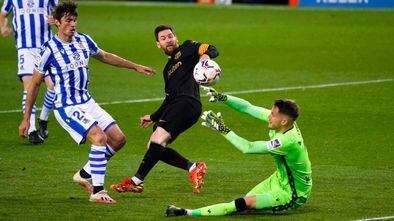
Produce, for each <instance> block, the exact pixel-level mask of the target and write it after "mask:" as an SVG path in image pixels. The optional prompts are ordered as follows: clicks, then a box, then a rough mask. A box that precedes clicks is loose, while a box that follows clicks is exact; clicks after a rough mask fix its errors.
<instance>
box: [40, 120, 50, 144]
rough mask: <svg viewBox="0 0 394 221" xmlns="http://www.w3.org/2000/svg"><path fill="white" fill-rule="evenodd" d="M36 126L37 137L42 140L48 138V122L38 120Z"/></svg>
mask: <svg viewBox="0 0 394 221" xmlns="http://www.w3.org/2000/svg"><path fill="white" fill-rule="evenodd" d="M38 125H40V128H39V129H38V136H40V137H41V138H42V139H43V140H45V139H47V138H48V121H46V120H41V119H40V118H38Z"/></svg>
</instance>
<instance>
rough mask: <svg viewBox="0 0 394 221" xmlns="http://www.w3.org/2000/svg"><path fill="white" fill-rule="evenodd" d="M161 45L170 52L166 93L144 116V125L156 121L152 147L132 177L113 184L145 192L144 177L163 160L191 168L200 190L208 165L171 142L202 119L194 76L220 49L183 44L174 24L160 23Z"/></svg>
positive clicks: (158, 38) (120, 189) (124, 189)
mask: <svg viewBox="0 0 394 221" xmlns="http://www.w3.org/2000/svg"><path fill="white" fill-rule="evenodd" d="M154 33H155V37H156V43H157V47H158V48H160V49H162V50H163V51H164V53H165V54H166V55H167V56H168V62H167V64H166V66H165V67H164V70H163V77H164V82H165V93H166V97H165V99H164V101H163V103H162V105H161V106H160V107H159V109H157V111H156V112H154V113H153V114H151V115H145V116H143V117H141V118H140V121H141V126H142V127H143V128H147V127H149V126H150V125H151V124H153V123H154V127H153V133H152V135H151V137H150V139H149V142H148V145H147V146H148V150H147V151H146V153H145V156H144V158H143V160H142V162H141V164H140V166H139V168H138V171H137V172H136V173H135V175H134V176H133V177H132V178H126V179H124V180H123V181H122V182H121V183H119V184H116V185H111V189H113V190H116V191H118V192H138V193H140V192H142V191H143V189H144V187H143V181H144V178H145V177H146V175H148V173H149V171H150V170H151V169H152V168H153V167H154V166H155V165H156V163H157V162H158V161H159V160H161V161H163V162H165V163H167V164H169V165H171V166H174V167H178V168H181V169H184V170H188V171H189V173H190V176H189V178H190V179H191V180H192V182H193V192H195V193H199V192H200V189H201V185H202V182H203V180H204V175H205V171H206V165H205V163H203V162H195V163H193V162H191V161H189V160H188V159H186V158H185V157H183V156H182V155H180V154H179V153H178V152H176V151H175V150H174V149H171V148H170V147H168V146H167V144H169V143H171V142H172V141H174V140H175V139H176V138H177V137H178V135H179V134H181V133H182V132H183V131H185V130H187V129H188V128H190V127H191V126H193V124H195V123H196V122H197V121H198V118H199V116H200V114H201V110H202V105H201V101H200V91H199V86H198V84H197V83H196V82H195V80H194V78H193V69H194V66H195V65H196V64H197V63H198V62H200V61H204V60H208V59H210V58H215V57H217V56H218V55H219V52H218V51H217V50H216V48H215V47H214V46H213V45H208V44H201V43H199V42H195V41H190V40H187V41H185V42H184V43H183V44H182V45H179V43H178V39H177V37H176V35H175V32H174V30H173V28H172V27H171V26H167V25H160V26H158V27H156V29H155V32H154Z"/></svg>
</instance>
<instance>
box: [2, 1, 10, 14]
mask: <svg viewBox="0 0 394 221" xmlns="http://www.w3.org/2000/svg"><path fill="white" fill-rule="evenodd" d="M11 8H12V1H11V0H5V1H4V4H3V7H1V11H2V12H4V13H5V14H8V13H10V11H11Z"/></svg>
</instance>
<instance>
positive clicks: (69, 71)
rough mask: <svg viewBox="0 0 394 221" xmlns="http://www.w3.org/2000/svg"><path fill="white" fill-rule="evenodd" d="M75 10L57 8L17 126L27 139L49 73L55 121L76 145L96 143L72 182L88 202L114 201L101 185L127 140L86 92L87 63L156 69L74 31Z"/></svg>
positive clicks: (70, 5) (147, 71) (73, 6)
mask: <svg viewBox="0 0 394 221" xmlns="http://www.w3.org/2000/svg"><path fill="white" fill-rule="evenodd" d="M76 7H77V5H76V4H75V3H72V2H63V3H61V4H59V5H58V6H57V7H56V8H55V10H54V15H53V16H54V19H55V24H56V26H57V28H58V29H59V31H58V33H57V35H55V36H54V37H52V38H51V39H50V40H49V41H48V42H46V43H45V44H44V45H43V46H42V49H41V52H40V57H39V59H38V62H37V64H36V68H35V70H34V75H33V79H32V83H31V85H30V87H29V90H28V95H27V101H26V112H25V115H24V120H23V121H22V122H21V124H20V126H19V135H20V136H21V137H22V138H25V137H26V136H27V130H28V128H29V118H30V113H31V110H32V106H33V103H34V101H35V99H36V97H37V92H38V88H39V85H40V83H41V81H42V79H43V75H44V73H45V72H46V71H48V72H49V75H50V77H51V78H52V80H53V82H54V83H55V93H56V98H55V109H54V113H55V117H56V119H57V121H58V122H59V123H60V125H61V126H62V127H63V128H64V129H65V130H66V131H67V132H68V133H69V134H70V135H71V137H72V138H73V139H74V140H75V141H76V142H77V143H78V144H82V143H84V141H85V140H86V139H88V140H89V141H90V142H91V143H92V145H91V152H90V155H89V161H88V163H87V164H86V165H85V166H84V167H83V168H82V169H81V170H80V171H78V172H77V173H76V174H75V175H74V177H73V180H74V181H75V182H76V183H78V184H80V185H82V186H83V187H84V188H85V189H87V190H88V192H89V193H91V195H90V201H92V202H98V203H115V200H113V199H112V198H111V197H110V196H108V194H107V192H106V191H105V190H104V187H103V185H104V177H105V172H106V167H107V160H108V159H109V158H110V157H112V156H113V155H114V154H115V153H116V152H117V151H119V150H120V149H121V148H122V147H123V146H124V144H125V142H126V141H125V136H124V135H123V133H122V131H121V130H120V128H119V126H118V125H117V124H116V122H115V120H114V119H113V118H112V117H111V115H109V114H108V113H107V112H106V111H105V110H103V109H102V108H101V107H100V106H99V105H98V104H97V103H96V102H95V101H94V99H93V98H92V96H91V95H90V94H89V92H88V84H89V59H90V57H91V56H92V57H94V58H96V59H98V60H100V61H102V62H104V63H107V64H111V65H114V66H117V67H123V68H129V69H132V70H135V71H137V72H139V73H142V74H147V75H153V74H154V73H155V71H154V70H153V69H152V68H149V67H145V66H142V65H139V64H135V63H133V62H131V61H129V60H126V59H123V58H121V57H118V56H117V55H114V54H111V53H108V52H105V51H104V50H102V49H100V48H99V47H98V46H97V44H96V43H95V42H94V41H93V39H92V38H90V37H89V36H88V35H85V34H83V33H79V32H76V24H77V16H78V13H77V11H76Z"/></svg>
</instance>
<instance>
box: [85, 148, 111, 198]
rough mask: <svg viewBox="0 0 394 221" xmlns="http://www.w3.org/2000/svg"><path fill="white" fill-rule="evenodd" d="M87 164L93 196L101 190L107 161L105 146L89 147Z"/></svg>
mask: <svg viewBox="0 0 394 221" xmlns="http://www.w3.org/2000/svg"><path fill="white" fill-rule="evenodd" d="M89 164H90V168H91V174H92V183H93V188H94V190H93V194H95V193H96V192H99V191H101V190H102V189H103V185H104V178H105V172H106V169H107V159H105V146H96V145H92V146H91V151H90V154H89Z"/></svg>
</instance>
